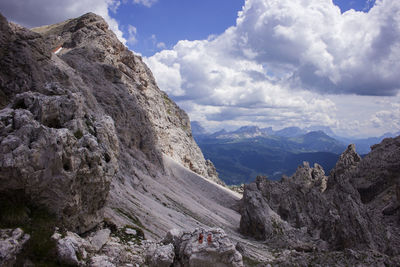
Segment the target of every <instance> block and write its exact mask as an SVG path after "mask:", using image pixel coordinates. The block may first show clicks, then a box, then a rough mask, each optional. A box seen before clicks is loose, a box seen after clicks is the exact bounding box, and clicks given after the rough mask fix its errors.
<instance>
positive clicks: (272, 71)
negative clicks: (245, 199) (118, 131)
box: [0, 0, 400, 137]
mask: <svg viewBox="0 0 400 267" xmlns="http://www.w3.org/2000/svg"><path fill="white" fill-rule="evenodd" d="M89 11H91V12H95V13H97V14H99V15H101V16H103V17H104V18H105V19H106V21H107V22H108V23H109V26H110V28H111V29H112V30H113V31H114V32H115V34H116V35H117V36H118V38H119V39H120V40H121V41H122V42H123V43H124V44H125V45H126V46H127V47H128V48H129V49H131V50H132V51H134V52H135V53H137V54H140V55H142V56H143V59H144V61H145V62H146V63H147V64H148V66H149V67H150V69H151V70H152V72H153V74H154V76H155V78H156V80H157V83H158V86H159V87H160V89H161V90H163V91H165V92H167V93H168V95H169V96H170V97H171V98H172V99H174V100H175V101H176V102H177V103H178V105H179V106H180V107H182V108H183V109H184V110H185V111H186V112H188V114H189V116H190V118H191V120H195V121H199V122H200V123H201V124H202V125H203V126H204V127H206V128H207V129H208V130H209V131H216V130H219V129H222V128H225V129H227V130H232V129H235V128H238V127H240V126H244V125H257V126H260V127H269V126H272V127H273V128H274V129H281V128H284V127H288V126H298V127H301V128H304V127H309V126H316V125H321V126H329V127H331V129H332V130H333V131H334V132H335V133H336V134H338V135H342V136H355V137H367V136H379V135H382V134H383V133H386V132H398V131H400V95H399V89H400V76H399V73H400V1H397V0H376V1H373V0H354V1H348V0H334V1H331V0H218V1H212V0H202V1H199V0H80V1H75V0H63V1H56V0H2V1H1V2H0V12H1V13H2V14H3V15H4V16H6V17H7V18H8V19H9V20H11V21H14V22H16V23H19V24H22V25H24V26H26V27H34V26H39V25H44V24H51V23H56V22H59V21H62V20H65V19H67V18H72V17H77V16H80V15H82V14H84V13H86V12H89Z"/></svg>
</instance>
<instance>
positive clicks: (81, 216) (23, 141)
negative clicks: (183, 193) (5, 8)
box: [0, 13, 222, 232]
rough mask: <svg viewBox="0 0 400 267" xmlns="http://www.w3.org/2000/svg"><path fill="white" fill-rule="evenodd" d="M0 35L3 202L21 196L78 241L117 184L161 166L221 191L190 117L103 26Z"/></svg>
mask: <svg viewBox="0 0 400 267" xmlns="http://www.w3.org/2000/svg"><path fill="white" fill-rule="evenodd" d="M0 28H1V29H2V30H1V32H0V42H1V46H0V55H1V57H0V69H1V70H7V71H1V72H0V103H1V108H2V109H1V110H0V150H1V151H2V153H1V154H0V191H1V192H5V191H7V192H10V191H12V190H22V191H23V192H25V193H26V194H27V195H28V196H29V198H30V199H31V201H32V202H34V203H35V204H38V205H43V206H46V207H47V208H49V209H50V211H51V212H53V213H55V214H56V215H57V216H58V218H59V219H61V220H62V221H64V222H65V223H66V225H67V226H68V227H69V228H70V229H73V230H75V231H78V232H84V231H87V230H88V229H91V228H92V227H93V226H94V225H96V224H97V223H98V222H99V221H100V220H102V216H103V215H102V212H103V211H102V210H103V207H104V204H105V201H106V199H107V198H108V197H109V192H110V187H115V186H116V185H115V184H114V185H112V184H113V183H116V182H115V181H128V180H131V179H132V177H136V179H139V178H138V176H139V175H138V173H143V175H144V174H146V175H150V176H152V177H157V176H158V175H159V173H163V172H165V168H164V161H163V157H164V156H168V157H171V158H173V159H174V160H175V161H177V162H179V163H180V164H182V165H184V166H186V167H187V168H189V169H190V170H192V171H193V172H195V173H198V174H200V175H202V176H204V177H206V178H208V179H212V180H214V181H216V182H219V183H222V182H220V180H219V179H218V176H217V174H216V171H215V168H214V166H213V164H212V163H211V162H210V161H206V160H205V159H204V157H203V154H202V153H201V151H200V149H199V148H198V146H197V144H196V143H195V141H194V140H193V137H192V134H191V129H190V121H189V117H188V115H187V114H186V113H185V112H184V111H183V110H181V109H180V108H179V107H178V106H177V105H176V104H175V103H174V102H173V101H172V100H171V99H170V98H169V97H168V96H167V94H165V93H164V92H162V91H161V90H159V88H158V87H157V85H156V83H155V80H154V77H153V75H152V73H151V71H150V70H149V68H148V67H147V66H146V65H145V64H144V63H143V61H142V59H141V57H139V56H136V55H135V54H133V53H132V52H131V51H129V50H128V49H127V48H126V47H125V46H124V45H123V44H122V43H121V42H119V40H118V39H117V37H116V36H115V34H114V33H113V32H112V31H111V30H109V29H108V25H107V23H106V22H105V21H104V19H103V18H101V17H100V16H98V15H95V14H93V13H88V14H85V15H83V16H81V17H79V18H77V19H70V20H67V21H65V22H61V23H57V24H54V25H48V26H43V27H38V28H34V29H32V30H28V29H25V28H23V27H20V26H18V25H15V24H12V23H8V22H7V21H6V20H5V19H4V17H2V16H0ZM135 183H136V184H137V183H139V180H137V181H135Z"/></svg>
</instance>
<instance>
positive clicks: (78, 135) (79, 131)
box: [74, 129, 83, 139]
mask: <svg viewBox="0 0 400 267" xmlns="http://www.w3.org/2000/svg"><path fill="white" fill-rule="evenodd" d="M74 136H75V137H76V139H81V138H82V137H83V133H82V131H81V129H78V130H77V131H76V132H75V133H74Z"/></svg>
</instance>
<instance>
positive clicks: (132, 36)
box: [128, 25, 137, 45]
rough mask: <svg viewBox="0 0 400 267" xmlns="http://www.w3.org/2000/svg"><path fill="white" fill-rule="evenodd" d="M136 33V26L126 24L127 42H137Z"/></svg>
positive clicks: (132, 43)
mask: <svg viewBox="0 0 400 267" xmlns="http://www.w3.org/2000/svg"><path fill="white" fill-rule="evenodd" d="M136 34H137V29H136V27H135V26H132V25H128V44H131V45H134V44H136V43H137V39H136Z"/></svg>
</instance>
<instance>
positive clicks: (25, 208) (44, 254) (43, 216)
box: [0, 191, 69, 267]
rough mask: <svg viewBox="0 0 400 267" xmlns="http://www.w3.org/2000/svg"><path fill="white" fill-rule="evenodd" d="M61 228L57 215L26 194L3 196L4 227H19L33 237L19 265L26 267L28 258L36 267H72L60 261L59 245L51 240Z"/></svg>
mask: <svg viewBox="0 0 400 267" xmlns="http://www.w3.org/2000/svg"><path fill="white" fill-rule="evenodd" d="M57 225H58V221H57V219H56V216H55V215H53V214H51V213H50V212H49V211H48V210H47V209H45V208H43V207H38V206H36V205H33V204H32V203H31V202H30V201H29V199H28V198H26V197H25V195H24V193H23V192H22V191H14V192H11V193H8V194H7V193H6V194H4V193H2V194H1V196H0V227H1V228H17V227H19V228H21V229H23V230H24V232H25V233H27V234H29V235H30V239H29V240H28V241H27V242H26V243H25V245H24V247H23V249H22V251H21V252H20V253H19V255H18V256H17V261H16V266H23V265H24V262H25V260H26V259H29V260H30V261H32V263H33V264H34V265H35V266H43V267H46V266H69V265H65V264H62V263H60V262H58V260H57V251H56V242H55V241H54V240H52V239H51V236H52V235H53V233H54V229H55V227H56V226H57Z"/></svg>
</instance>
